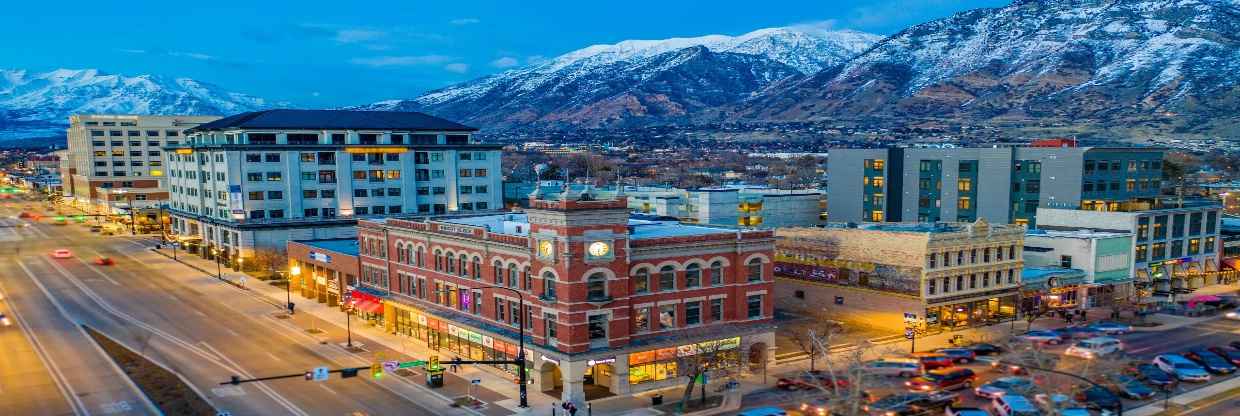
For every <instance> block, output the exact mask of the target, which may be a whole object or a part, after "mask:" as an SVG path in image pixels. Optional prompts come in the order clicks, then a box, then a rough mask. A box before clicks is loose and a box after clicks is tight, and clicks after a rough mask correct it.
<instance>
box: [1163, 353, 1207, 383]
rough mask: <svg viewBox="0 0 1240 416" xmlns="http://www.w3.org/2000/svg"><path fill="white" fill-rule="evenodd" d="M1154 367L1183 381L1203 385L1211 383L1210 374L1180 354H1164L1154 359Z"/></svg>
mask: <svg viewBox="0 0 1240 416" xmlns="http://www.w3.org/2000/svg"><path fill="white" fill-rule="evenodd" d="M1154 365H1155V366H1157V367H1158V369H1159V370H1162V371H1165V372H1167V374H1171V375H1173V376H1175V378H1177V379H1179V380H1181V381H1192V382H1197V383H1203V382H1207V381H1210V373H1209V372H1207V371H1206V369H1205V368H1202V367H1201V365H1199V364H1197V363H1195V362H1192V361H1189V359H1187V358H1184V356H1183V355H1179V354H1163V355H1159V356H1157V357H1154Z"/></svg>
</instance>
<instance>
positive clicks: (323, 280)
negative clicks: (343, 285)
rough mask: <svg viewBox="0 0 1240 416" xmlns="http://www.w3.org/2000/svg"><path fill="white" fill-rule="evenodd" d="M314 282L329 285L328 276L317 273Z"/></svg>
mask: <svg viewBox="0 0 1240 416" xmlns="http://www.w3.org/2000/svg"><path fill="white" fill-rule="evenodd" d="M314 282H315V283H318V284H319V286H326V285H327V278H326V277H324V276H323V275H315V276H314Z"/></svg>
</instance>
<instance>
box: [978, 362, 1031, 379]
mask: <svg viewBox="0 0 1240 416" xmlns="http://www.w3.org/2000/svg"><path fill="white" fill-rule="evenodd" d="M977 361H979V362H983V363H989V364H990V371H994V372H996V373H1005V374H1012V375H1017V376H1023V375H1029V370H1028V369H1026V368H1025V367H1022V366H1021V365H1020V364H1016V363H1005V362H1002V361H1001V360H999V359H997V358H994V357H981V358H978V359H977Z"/></svg>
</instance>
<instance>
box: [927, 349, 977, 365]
mask: <svg viewBox="0 0 1240 416" xmlns="http://www.w3.org/2000/svg"><path fill="white" fill-rule="evenodd" d="M934 352H937V353H939V354H943V355H946V356H947V357H948V358H951V359H952V361H954V362H957V363H961V364H967V363H971V362H973V360H976V359H977V352H976V351H973V349H972V348H939V349H937V350H934Z"/></svg>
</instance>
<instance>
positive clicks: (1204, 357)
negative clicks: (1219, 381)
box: [1184, 348, 1236, 374]
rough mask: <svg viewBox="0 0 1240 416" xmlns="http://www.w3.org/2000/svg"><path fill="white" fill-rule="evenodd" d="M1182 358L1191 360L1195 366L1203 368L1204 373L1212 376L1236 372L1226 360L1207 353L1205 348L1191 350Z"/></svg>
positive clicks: (1233, 366)
mask: <svg viewBox="0 0 1240 416" xmlns="http://www.w3.org/2000/svg"><path fill="white" fill-rule="evenodd" d="M1184 358H1187V359H1190V360H1193V362H1196V363H1197V364H1201V366H1202V367H1205V369H1206V371H1209V372H1210V373H1213V374H1231V373H1234V372H1236V366H1235V365H1233V364H1232V363H1231V362H1230V361H1228V360H1227V359H1226V358H1223V357H1220V356H1219V355H1218V354H1215V353H1212V352H1210V351H1207V350H1206V349H1205V348H1193V349H1191V350H1188V352H1186V353H1184Z"/></svg>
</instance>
